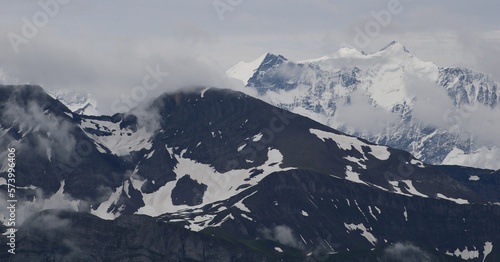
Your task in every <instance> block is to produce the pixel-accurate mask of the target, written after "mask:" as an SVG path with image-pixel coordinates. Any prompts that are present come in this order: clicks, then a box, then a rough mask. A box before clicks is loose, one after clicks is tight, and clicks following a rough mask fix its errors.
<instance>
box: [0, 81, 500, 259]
mask: <svg viewBox="0 0 500 262" xmlns="http://www.w3.org/2000/svg"><path fill="white" fill-rule="evenodd" d="M0 146H2V147H4V148H8V147H14V148H16V187H17V188H16V189H17V190H16V198H17V201H18V202H17V203H18V206H17V209H16V212H17V213H16V217H17V219H18V222H19V223H22V226H21V227H20V229H19V231H18V232H17V236H18V238H17V239H18V240H17V241H18V242H17V243H16V245H17V249H18V250H19V254H18V255H15V256H9V254H8V253H7V251H5V250H4V249H6V248H8V246H7V245H5V244H3V245H1V246H2V248H3V249H1V251H2V252H1V253H0V258H1V259H2V261H43V260H50V259H52V258H54V257H56V258H60V259H61V260H69V261H78V260H82V261H110V260H112V261H129V260H127V259H130V258H131V257H133V258H138V260H145V261H154V260H156V261H281V260H283V261H326V260H328V259H330V260H331V261H377V260H380V259H384V258H385V257H386V256H389V257H388V258H387V259H394V258H393V257H390V256H391V252H390V250H391V248H396V247H397V248H400V245H403V249H404V248H406V249H404V250H406V251H408V252H411V254H412V255H413V256H416V257H417V258H429V259H428V260H430V261H460V259H468V260H470V261H495V260H496V259H498V258H499V256H500V250H499V247H500V239H499V236H500V226H499V219H498V218H499V217H500V205H499V203H500V194H499V193H498V190H495V188H498V186H499V185H500V174H499V171H496V172H495V171H492V170H478V169H473V168H462V167H439V166H432V165H428V164H424V163H423V162H421V161H420V160H418V159H416V158H414V157H413V156H412V155H410V154H409V153H407V152H405V151H402V150H398V149H394V148H391V147H388V146H382V145H377V144H374V143H371V142H368V141H366V140H363V139H360V138H357V137H353V136H349V135H346V134H344V133H341V132H339V131H336V130H335V129H332V128H330V127H327V126H325V125H323V124H320V123H318V122H316V121H313V120H311V119H309V118H307V117H304V116H301V115H298V114H293V113H290V112H288V111H285V110H282V109H279V108H277V107H274V106H272V105H270V104H267V103H265V102H263V101H261V100H258V99H255V98H253V97H250V96H248V95H245V94H243V93H240V92H234V91H230V90H219V89H215V88H200V89H196V90H191V91H185V92H178V93H174V94H164V95H162V96H160V97H159V98H157V99H156V100H154V101H153V102H152V103H150V104H148V105H146V106H145V107H143V108H135V109H133V110H131V111H130V112H127V113H123V114H115V115H113V116H87V115H78V114H76V113H74V112H71V110H69V109H68V108H67V107H66V106H64V105H63V104H62V103H61V102H60V101H58V100H55V99H53V98H52V97H50V96H49V95H47V94H46V93H45V92H44V91H43V90H42V89H41V88H40V87H36V86H0ZM0 157H2V158H4V159H6V154H5V152H2V154H1V155H0ZM8 173H9V172H8V166H7V165H5V164H3V165H2V168H1V169H0V195H1V197H2V201H0V202H1V203H7V202H6V201H5V200H6V199H7V195H6V194H7V187H8V183H7V182H8V180H7V178H8ZM49 209H50V210H49ZM54 209H65V210H64V211H56V210H54ZM5 210H7V209H6V207H2V208H1V209H0V215H1V216H0V218H1V220H2V222H3V223H4V225H3V226H1V227H2V229H3V230H4V229H5V227H6V226H7V225H6V224H5V222H6V221H7V218H8V216H7V213H6V212H7V211H5ZM89 213H90V214H92V215H94V216H91V215H89ZM31 214H33V215H31ZM457 236H460V237H457ZM388 250H389V251H388ZM63 258H64V259H63ZM139 258H140V259H139ZM389 261H390V260H389Z"/></svg>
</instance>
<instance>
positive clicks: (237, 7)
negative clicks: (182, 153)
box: [0, 0, 500, 113]
mask: <svg viewBox="0 0 500 262" xmlns="http://www.w3.org/2000/svg"><path fill="white" fill-rule="evenodd" d="M54 1H56V0H40V1H29V0H22V1H2V2H1V4H0V5H1V8H0V68H2V69H1V70H2V71H0V72H1V73H2V74H3V75H4V82H6V81H7V82H8V81H14V80H16V81H19V82H21V83H26V82H29V83H37V84H41V85H43V86H44V87H49V88H74V89H87V90H90V91H91V92H93V93H95V94H96V95H98V97H99V100H100V101H99V102H100V104H101V105H102V104H103V103H106V102H109V101H110V99H113V97H116V96H119V95H120V94H127V93H130V90H131V89H132V88H133V87H134V86H136V85H140V83H141V81H142V79H143V78H144V76H145V75H146V74H147V71H146V70H145V68H146V67H147V66H150V67H153V68H154V67H155V66H157V65H158V66H159V67H160V68H161V70H164V71H168V72H169V74H170V75H169V77H168V78H166V79H165V80H164V81H162V82H161V83H160V86H161V88H158V89H156V90H154V91H152V92H151V93H149V94H148V95H150V96H153V95H154V94H156V93H158V92H163V91H164V90H172V89H175V88H178V87H180V86H185V85H197V84H205V85H216V86H221V87H229V86H232V85H236V84H237V83H235V82H232V81H228V80H226V79H224V77H223V72H224V71H225V70H227V69H228V68H229V67H231V66H232V65H234V64H236V63H237V62H239V61H241V60H246V61H248V60H253V59H256V58H257V57H259V56H260V55H262V54H263V53H265V52H266V51H269V52H273V53H279V54H282V55H284V56H285V57H287V58H289V59H292V60H301V59H308V58H316V57H320V56H323V55H326V54H328V53H332V52H335V51H336V50H337V49H339V48H340V47H343V46H345V45H346V44H347V45H350V46H353V47H356V48H357V49H359V50H363V51H365V52H368V53H369V52H374V51H377V50H379V49H380V48H382V47H384V46H385V45H386V44H388V43H389V42H391V41H392V40H397V41H399V42H401V43H403V44H404V45H405V46H406V47H407V49H408V50H410V52H411V53H413V54H415V55H417V56H419V57H420V58H422V59H423V60H425V61H432V62H434V63H436V64H437V65H439V66H465V67H468V68H471V69H473V70H476V71H480V72H483V73H486V74H489V75H491V76H492V77H493V78H494V79H495V80H496V81H500V62H499V61H498V57H500V16H498V12H499V11H500V2H498V1H466V0H455V1H451V0H448V1H429V0H427V1H411V0H400V1H396V0H387V1H373V0H370V1H368V0H363V1H326V0H310V1H305V0H304V1H299V0H273V1H264V0H215V1H214V0H170V1H160V0H145V1H144V0H143V1H139V0H121V1H110V0H108V1H96V0H91V1H89V0H86V1H83V0H71V1H68V0H64V1H63V0H59V1H60V2H61V3H62V2H68V3H67V4H64V5H63V4H60V5H58V9H59V10H58V11H57V12H54V13H55V14H54V15H53V17H52V16H49V19H48V23H47V25H45V26H41V27H39V28H38V29H39V30H38V33H37V34H36V35H35V36H34V37H32V38H29V39H28V38H26V39H27V40H28V41H27V42H26V43H22V44H18V49H19V52H18V53H16V52H14V48H13V47H12V44H11V40H10V39H9V37H8V36H9V33H11V36H12V33H14V34H17V35H20V36H23V33H22V27H23V24H24V22H23V17H26V18H27V19H28V20H30V21H33V16H34V15H35V16H36V14H38V13H40V12H46V11H43V10H44V9H43V8H42V7H41V6H40V4H39V3H49V2H53V3H54ZM214 4H215V5H216V6H217V5H218V6H219V8H227V9H220V10H219V12H218V11H217V9H216V8H215V7H214ZM388 4H389V5H391V4H392V5H395V6H396V7H397V10H398V12H396V13H391V17H390V19H389V20H388V21H389V22H388V23H387V24H386V25H381V22H377V20H376V19H375V18H374V17H373V15H372V14H373V13H379V14H380V13H381V12H382V13H383V12H387V10H389V11H390V8H389V7H388ZM221 10H225V11H221ZM221 18H222V19H221ZM385 18H387V17H385ZM374 21H375V22H377V23H378V24H379V27H380V28H379V30H378V31H377V32H376V33H377V34H376V35H375V36H372V37H370V38H369V41H367V43H365V44H363V45H362V46H360V45H358V44H357V43H356V38H355V37H356V35H357V33H356V28H359V29H360V30H361V31H362V32H366V30H365V26H366V25H367V24H369V23H372V24H373V22H374ZM42 22H43V21H42ZM382 24H384V22H382ZM375 29H377V28H375ZM375 29H374V28H372V30H375ZM358 37H359V36H358ZM6 76H8V77H6ZM101 107H102V106H101ZM103 109H104V110H103V111H105V112H106V111H110V109H107V110H106V109H105V108H103ZM106 113H109V112H106Z"/></svg>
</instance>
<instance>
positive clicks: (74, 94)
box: [47, 89, 101, 116]
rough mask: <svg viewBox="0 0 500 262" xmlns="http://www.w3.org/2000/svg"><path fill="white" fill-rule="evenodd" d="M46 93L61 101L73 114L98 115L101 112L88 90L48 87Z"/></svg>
mask: <svg viewBox="0 0 500 262" xmlns="http://www.w3.org/2000/svg"><path fill="white" fill-rule="evenodd" d="M47 93H48V94H49V95H51V96H52V97H53V98H55V99H57V100H59V101H61V103H63V104H64V105H65V106H66V107H68V108H69V109H70V110H71V111H72V112H74V113H75V114H78V115H89V116H98V115H100V114H101V113H100V112H99V109H98V107H97V101H96V100H95V98H94V97H93V96H92V94H90V93H88V92H85V91H79V90H69V89H50V90H47Z"/></svg>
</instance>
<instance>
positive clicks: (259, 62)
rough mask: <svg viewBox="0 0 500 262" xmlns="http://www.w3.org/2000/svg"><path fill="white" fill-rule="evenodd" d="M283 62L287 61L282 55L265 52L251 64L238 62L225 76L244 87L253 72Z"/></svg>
mask: <svg viewBox="0 0 500 262" xmlns="http://www.w3.org/2000/svg"><path fill="white" fill-rule="evenodd" d="M284 61H287V59H286V58H285V57H283V56H282V55H275V54H271V53H269V52H266V53H265V54H263V55H261V56H260V57H259V58H257V59H255V60H253V61H251V62H245V61H241V62H239V63H238V64H236V65H235V66H233V67H232V68H230V69H229V70H227V71H226V74H227V76H229V77H230V78H235V79H238V80H241V81H242V82H243V83H244V84H245V85H246V84H247V83H248V80H249V79H250V78H251V77H252V76H253V75H254V74H255V72H257V70H265V68H266V66H271V65H272V64H275V63H282V62H284ZM262 67H263V68H262Z"/></svg>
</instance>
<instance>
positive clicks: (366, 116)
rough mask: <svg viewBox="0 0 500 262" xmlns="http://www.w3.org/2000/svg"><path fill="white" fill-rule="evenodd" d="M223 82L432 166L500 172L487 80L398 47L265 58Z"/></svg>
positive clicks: (497, 114)
mask: <svg viewBox="0 0 500 262" xmlns="http://www.w3.org/2000/svg"><path fill="white" fill-rule="evenodd" d="M227 75H228V76H229V77H232V78H236V79H239V80H241V81H242V82H243V83H244V84H245V85H246V87H247V88H254V89H256V90H257V91H258V92H259V94H260V96H259V98H261V99H263V100H265V101H268V102H270V103H272V104H273V105H276V106H278V107H281V108H283V109H286V110H290V111H292V112H295V113H299V114H302V115H305V116H308V117H311V118H313V119H315V120H317V121H319V122H321V123H323V124H326V125H329V126H331V127H333V128H336V129H339V130H341V131H343V132H347V133H349V134H352V135H356V136H361V137H363V138H365V139H367V140H369V141H371V142H374V143H378V144H384V145H388V146H391V147H395V148H399V149H403V150H406V151H408V152H410V153H412V154H413V155H415V156H416V157H417V158H419V159H420V160H422V161H425V162H427V163H431V164H459V165H467V166H473V167H482V168H491V169H500V162H499V161H498V159H499V158H500V141H499V140H498V138H497V136H495V134H494V133H493V132H487V131H485V130H495V129H497V128H498V125H497V124H495V123H498V119H500V107H498V106H497V105H498V102H499V99H500V90H499V88H498V84H497V83H495V82H494V81H493V80H492V79H491V78H490V77H488V76H486V75H483V74H481V73H476V72H473V71H471V70H468V69H465V68H441V67H438V66H437V65H435V64H433V63H431V62H424V61H422V60H421V59H419V58H418V57H416V56H414V55H412V54H411V53H409V51H408V50H407V49H406V48H405V47H404V46H403V45H402V44H400V43H397V42H393V43H391V44H389V45H388V46H386V47H385V48H383V49H382V50H380V51H379V52H376V53H373V54H365V53H363V52H359V51H357V50H355V49H350V48H342V49H340V50H339V51H337V52H336V53H333V54H330V55H327V56H324V57H321V58H318V59H312V60H305V61H299V62H292V61H289V60H287V59H286V58H285V57H283V56H281V55H273V54H269V53H267V54H265V55H264V56H262V57H260V58H258V59H257V60H255V61H253V62H250V63H246V62H240V63H239V64H237V65H236V66H234V67H233V68H231V69H229V70H228V71H227Z"/></svg>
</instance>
